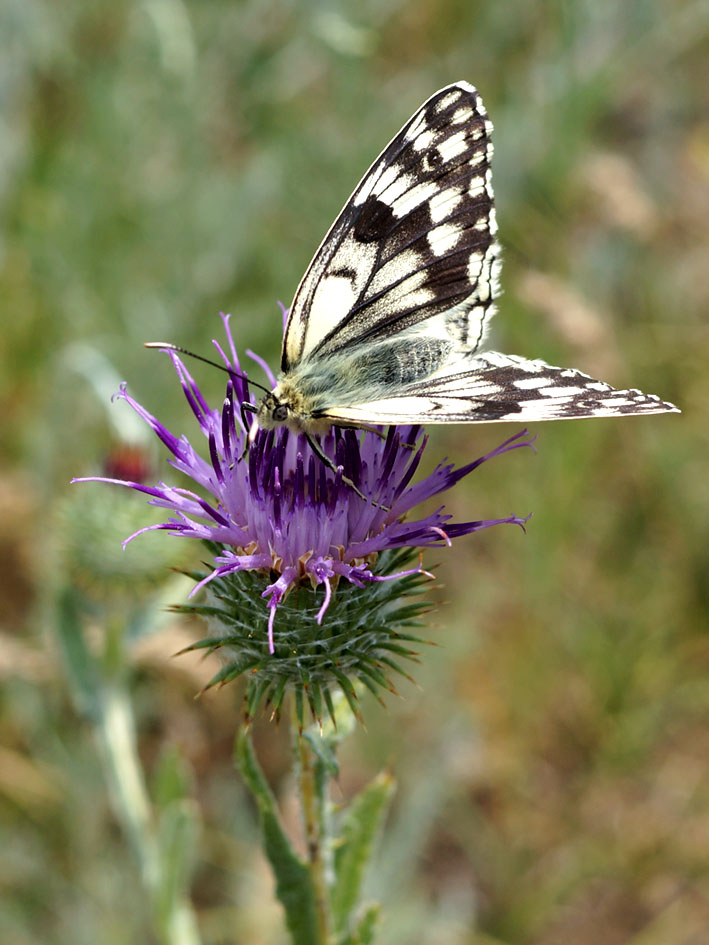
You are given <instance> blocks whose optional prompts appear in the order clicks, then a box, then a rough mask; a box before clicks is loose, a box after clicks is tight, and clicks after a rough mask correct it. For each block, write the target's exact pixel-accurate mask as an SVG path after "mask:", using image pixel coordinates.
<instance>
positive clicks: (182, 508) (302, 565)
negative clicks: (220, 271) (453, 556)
mask: <svg viewBox="0 0 709 945" xmlns="http://www.w3.org/2000/svg"><path fill="white" fill-rule="evenodd" d="M222 318H223V322H224V329H225V332H226V337H227V342H228V347H227V350H228V353H227V352H225V351H224V349H223V348H222V346H221V345H220V344H219V343H218V342H217V341H215V342H214V344H215V346H216V348H217V350H218V352H219V354H220V356H221V357H222V359H223V361H224V364H225V366H226V367H227V369H228V370H229V371H230V372H233V373H231V375H230V378H229V381H228V382H227V389H226V397H225V399H224V402H223V404H222V406H221V409H219V408H214V407H210V406H209V404H207V402H206V401H205V399H204V397H203V396H202V393H201V392H200V390H199V388H198V386H197V384H196V383H195V381H194V379H193V378H192V376H191V375H190V373H189V371H188V370H187V368H186V367H185V365H184V363H183V362H182V360H181V359H180V357H179V356H178V355H177V354H176V353H175V352H173V351H170V352H169V353H170V356H171V358H172V360H173V363H174V366H175V370H176V371H177V374H178V377H179V378H180V382H181V384H182V389H183V392H184V395H185V397H186V399H187V402H188V403H189V405H190V407H191V408H192V411H193V413H194V415H195V417H196V418H197V422H198V423H199V427H200V429H201V431H202V434H203V435H204V437H205V439H206V441H207V447H208V448H207V451H206V458H205V457H203V456H201V455H199V454H198V453H197V451H196V450H195V449H194V448H193V447H192V445H191V444H190V442H189V441H188V440H187V438H186V437H185V436H181V437H177V436H175V435H174V434H173V433H171V432H170V431H169V430H168V429H167V428H166V427H165V426H163V424H162V423H160V421H159V420H158V419H157V418H156V417H154V416H153V415H152V414H150V413H149V412H148V411H147V410H145V408H144V407H142V406H141V405H140V404H139V403H138V402H137V401H135V400H134V399H133V398H132V397H131V396H130V395H129V394H128V393H127V391H126V389H125V387H122V388H121V390H120V392H119V394H118V395H117V396H119V397H121V398H122V399H123V400H126V401H127V402H128V404H130V406H131V407H132V408H133V410H135V411H136V413H138V414H139V416H141V417H142V418H143V419H144V420H145V421H146V423H148V424H149V425H150V426H151V427H152V429H153V430H154V431H155V433H156V434H157V436H158V437H159V438H160V439H161V440H162V442H163V443H164V444H165V446H167V448H168V450H169V451H170V452H171V453H172V457H171V458H170V459H169V463H170V465H171V466H173V468H175V469H176V470H178V471H179V472H182V473H184V474H185V475H186V476H187V477H188V478H189V479H191V480H192V481H193V482H194V483H195V485H196V486H198V487H199V489H200V491H201V492H202V493H203V494H205V495H206V496H207V498H203V497H202V495H200V494H198V493H197V492H194V491H192V490H190V489H185V488H178V487H176V486H170V485H168V484H166V483H164V482H160V483H158V485H157V486H154V487H150V486H147V485H144V484H142V483H140V482H130V481H125V480H118V479H109V478H105V477H90V478H88V479H76V480H74V481H75V482H86V481H100V482H110V483H114V484H116V485H123V486H128V487H129V488H131V489H135V490H137V491H139V492H144V493H146V494H147V495H149V496H150V497H151V498H150V504H151V505H154V506H156V507H158V508H164V509H167V510H169V512H171V513H172V514H171V516H170V518H169V519H168V521H167V522H162V523H157V524H155V525H151V526H149V527H148V528H146V529H141V531H139V532H136V533H135V534H134V535H131V536H130V538H128V539H126V542H125V543H124V544H127V543H128V542H129V541H131V540H132V539H133V538H135V537H136V536H137V535H139V534H141V533H142V532H144V531H150V530H159V529H162V530H165V531H168V532H170V533H172V534H174V535H181V536H183V537H188V538H201V539H204V540H207V541H209V542H211V543H215V544H217V545H218V546H219V549H218V552H219V553H218V554H217V555H216V557H215V560H214V569H213V570H212V571H211V573H210V574H208V575H206V576H205V577H204V578H203V579H202V580H200V581H199V583H198V584H197V585H196V587H195V588H194V590H193V592H192V593H194V592H195V591H197V590H198V589H199V588H200V587H203V586H204V585H206V584H209V583H210V582H212V581H214V580H215V579H220V578H221V579H223V578H225V577H227V576H228V575H230V574H233V573H234V572H239V571H258V572H261V573H263V574H264V575H266V576H268V580H269V583H268V584H267V586H266V587H265V589H264V590H263V592H262V594H261V596H262V597H264V598H266V599H267V601H268V603H267V607H268V608H269V617H268V648H269V651H270V653H274V620H275V616H276V612H277V609H278V607H279V605H280V604H281V603H282V602H283V600H284V598H285V597H286V595H287V594H288V593H289V592H290V591H291V590H292V589H293V588H294V587H296V586H299V585H307V584H310V585H311V586H312V588H313V589H315V588H317V587H319V586H320V585H323V595H322V602H321V604H320V606H319V609H318V610H317V613H316V620H317V623H318V624H320V623H322V621H323V619H324V617H325V615H326V613H327V611H328V608H329V606H330V604H331V601H332V599H333V595H334V593H335V589H336V587H337V584H338V582H339V581H340V580H342V579H344V580H346V581H348V582H350V583H351V584H353V585H356V586H357V587H364V586H365V585H367V584H370V583H373V582H379V581H388V580H391V579H394V578H401V577H404V576H406V575H410V574H413V573H420V572H422V567H421V565H420V564H419V565H418V567H416V568H412V569H407V570H403V571H402V570H400V571H397V572H396V573H393V574H391V573H386V574H382V573H378V572H377V559H378V556H379V555H380V553H382V552H386V551H390V550H392V549H400V548H407V547H408V548H425V547H429V546H431V545H441V544H447V545H450V544H451V540H452V539H453V538H457V537H458V536H460V535H465V534H468V533H469V532H475V531H479V530H480V529H483V528H488V527H490V526H491V525H497V524H500V523H503V522H504V523H513V524H516V525H520V526H523V523H524V521H525V519H521V518H519V517H517V516H514V515H512V516H509V517H507V518H500V519H486V520H479V521H470V522H452V521H451V516H450V515H448V514H445V513H444V512H443V507H439V508H438V509H436V510H435V511H433V512H431V513H430V514H428V515H426V516H424V517H421V518H416V519H411V520H405V519H406V515H407V513H409V512H410V510H411V509H412V508H413V507H414V506H416V505H418V504H419V503H421V502H423V501H424V500H425V499H429V498H431V497H432V496H437V495H439V494H440V493H442V492H444V491H445V490H447V489H450V488H451V487H452V486H454V485H455V484H456V483H457V482H459V481H460V480H461V479H463V478H464V477H465V476H467V475H468V474H469V473H471V472H472V471H473V470H474V469H476V468H477V467H478V466H479V465H480V464H481V463H483V462H485V461H486V460H488V459H491V458H492V457H493V456H498V455H500V454H502V453H505V452H508V451H510V450H513V449H517V448H518V447H520V446H529V445H531V441H530V440H529V439H528V438H526V431H522V432H521V433H518V434H516V435H515V436H513V437H510V438H509V439H508V440H506V441H505V442H504V443H502V444H501V445H500V446H499V447H497V449H495V450H493V451H492V452H490V453H488V454H487V455H485V456H482V457H480V458H479V459H476V460H474V461H473V462H471V463H468V464H467V465H465V466H462V467H460V468H457V469H456V468H455V467H454V466H453V465H452V464H450V463H440V464H439V465H438V466H436V468H435V469H434V470H433V472H432V473H430V474H429V475H428V476H426V477H425V478H423V479H421V480H419V481H418V482H416V483H414V484H412V479H413V477H414V474H415V473H416V470H417V468H418V466H419V463H420V461H421V458H422V455H423V452H424V449H425V446H426V441H427V437H425V436H423V435H422V430H421V427H420V426H400V427H390V428H389V430H388V431H383V432H382V434H381V435H377V434H376V433H374V432H370V431H363V430H352V429H340V428H336V427H333V428H332V429H331V430H330V431H329V432H328V433H327V434H326V435H325V436H324V437H322V440H321V445H322V449H323V451H324V453H325V454H326V455H327V456H329V457H331V458H332V459H333V460H334V463H335V465H336V466H337V472H336V473H335V472H333V471H332V470H331V469H329V468H328V467H327V466H326V465H325V464H324V463H323V462H322V461H321V460H320V459H319V458H318V457H317V456H316V455H315V454H314V453H313V451H312V450H311V448H310V446H309V444H308V443H307V441H306V439H305V437H303V436H296V435H294V434H292V433H290V432H289V431H288V430H286V429H279V430H275V431H274V430H271V431H264V430H260V431H259V432H258V434H257V436H256V439H255V442H254V443H253V444H252V446H251V448H250V449H249V452H248V455H246V456H244V449H245V445H246V443H247V433H248V431H247V430H245V429H244V426H243V423H242V419H241V417H242V414H241V404H242V403H248V402H250V394H249V385H248V381H247V379H246V378H245V377H244V376H243V375H242V374H241V370H242V369H241V367H240V364H239V360H238V357H237V354H236V349H235V346H234V342H233V338H232V335H231V330H230V327H229V317H228V316H222ZM248 353H249V355H250V356H251V358H252V359H253V360H255V361H256V362H257V363H258V364H259V365H260V366H261V367H262V368H263V369H264V370H265V371H266V373H267V376H268V377H269V380H270V381H271V383H272V384H273V383H275V381H274V378H273V375H272V374H271V372H270V371H269V370H268V367H267V365H265V363H264V362H263V361H262V360H261V359H260V358H258V357H257V356H255V355H253V354H251V352H248ZM343 475H344V476H346V477H349V479H351V480H352V481H353V482H354V484H355V485H356V487H357V488H358V489H359V490H360V491H361V492H362V493H363V494H364V495H365V496H366V497H367V499H368V500H369V501H364V500H363V499H362V498H361V497H360V496H359V495H357V493H356V492H355V491H354V489H352V488H351V486H350V485H348V484H347V483H346V482H345V481H343Z"/></svg>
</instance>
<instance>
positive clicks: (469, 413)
mask: <svg viewBox="0 0 709 945" xmlns="http://www.w3.org/2000/svg"><path fill="white" fill-rule="evenodd" d="M491 133H492V124H491V122H490V120H489V118H488V116H487V112H486V111H485V107H484V106H483V103H482V99H481V98H480V95H479V94H478V92H477V90H476V89H475V88H474V87H473V86H472V85H470V84H469V83H467V82H457V83H455V84H453V85H449V86H446V87H445V88H443V89H441V90H440V91H438V92H436V93H435V94H434V95H432V96H431V98H429V99H428V101H426V102H424V104H423V105H422V106H421V107H420V108H419V109H418V111H416V112H415V113H414V115H413V116H412V117H411V118H410V119H409V120H408V121H407V122H406V124H405V125H404V127H403V128H402V129H401V131H400V132H399V133H398V134H397V135H396V136H395V137H394V138H393V140H392V141H391V142H390V144H388V145H387V147H386V148H385V149H384V150H383V151H382V153H381V154H380V155H379V157H378V158H377V159H376V160H375V162H374V163H373V164H372V166H371V167H370V168H369V170H368V171H367V173H366V174H365V175H364V177H363V178H362V180H361V181H360V183H359V184H358V185H357V187H356V189H355V191H354V193H353V194H352V196H351V197H350V199H349V200H348V201H347V203H346V204H345V206H344V208H343V210H342V212H341V213H340V215H339V216H338V217H337V219H336V220H335V222H334V223H333V224H332V226H331V227H330V230H329V231H328V233H327V235H326V236H325V239H324V240H323V241H322V243H321V244H320V247H319V248H318V250H317V252H316V253H315V256H314V258H313V260H312V262H311V263H310V265H309V267H308V269H307V271H306V273H305V275H304V276H303V279H302V281H301V282H300V285H299V286H298V288H297V291H296V293H295V297H294V299H293V303H292V305H291V307H290V310H289V314H288V318H287V321H286V325H285V332H284V337H283V347H282V354H281V373H280V375H279V377H278V378H277V383H276V386H275V388H274V389H273V390H272V391H270V392H268V393H266V395H265V396H264V397H263V398H262V399H261V401H260V403H259V404H258V406H257V407H255V408H253V411H254V412H255V413H256V422H255V423H253V424H252V427H251V435H250V439H251V440H253V437H254V435H255V433H256V432H257V430H258V429H273V428H274V427H278V426H281V425H285V426H287V427H288V428H289V429H291V430H292V431H294V432H296V433H304V434H305V435H306V436H307V437H308V440H309V441H310V442H311V446H314V448H316V447H315V445H314V444H316V441H313V440H312V435H313V434H314V435H317V434H319V433H323V432H325V431H326V430H327V429H329V427H330V426H331V425H333V424H334V425H336V426H345V427H360V428H362V427H364V428H365V429H368V428H371V427H373V426H378V425H381V424H419V423H422V424H429V423H487V422H492V421H521V422H528V421H536V420H562V419H573V418H577V417H615V416H625V415H629V414H645V413H671V412H678V410H677V408H676V407H675V406H674V405H673V404H670V403H666V402H664V401H662V400H660V398H659V397H656V396H654V395H652V394H643V393H642V392H641V391H639V390H616V389H615V388H613V387H611V386H610V385H609V384H606V383H604V382H603V381H598V380H595V379H594V378H592V377H589V376H588V375H586V374H582V373H581V372H580V371H577V370H575V369H573V368H560V367H553V366H551V365H549V364H546V363H545V362H544V361H540V360H527V359H526V358H522V357H517V356H514V355H508V354H501V353H499V352H496V351H483V350H481V349H482V347H483V343H484V340H485V337H486V334H487V330H488V326H489V323H490V319H491V317H492V315H493V313H494V310H495V299H496V297H497V295H498V277H499V272H500V246H499V243H498V242H497V239H496V232H497V223H496V220H495V208H494V201H493V192H492V183H491V170H490V164H491V159H492V151H493V147H492V141H491ZM317 452H318V455H320V454H321V452H322V451H321V450H317ZM322 458H323V459H324V460H325V461H327V462H328V464H329V465H330V464H331V463H332V460H329V459H328V458H327V457H324V456H323V457H322Z"/></svg>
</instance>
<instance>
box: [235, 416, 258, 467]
mask: <svg viewBox="0 0 709 945" xmlns="http://www.w3.org/2000/svg"><path fill="white" fill-rule="evenodd" d="M240 413H241V423H242V425H243V427H244V432H245V433H246V434H247V436H246V442H245V443H244V449H243V451H242V453H241V456H240V457H239V461H240V462H241V460H242V459H243V458H244V457H245V456H246V454H247V453H248V452H249V442H250V440H249V436H248V433H249V430H250V429H251V424H250V423H249V421H248V420H247V419H246V414H247V413H251V414H254V413H258V407H257V406H256V405H255V404H250V403H248V402H246V401H243V402H242V404H241V409H240Z"/></svg>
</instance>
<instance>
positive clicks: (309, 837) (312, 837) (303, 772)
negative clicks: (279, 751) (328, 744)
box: [291, 711, 332, 945]
mask: <svg viewBox="0 0 709 945" xmlns="http://www.w3.org/2000/svg"><path fill="white" fill-rule="evenodd" d="M291 719H292V722H291V725H292V733H293V750H294V754H295V758H296V764H297V772H298V786H299V794H300V805H301V811H302V817H303V828H304V830H305V843H306V847H307V856H308V866H309V869H310V876H311V880H312V884H313V891H314V895H315V909H316V915H317V923H318V933H319V941H320V943H322V945H329V943H330V942H331V941H332V915H331V906H330V890H329V886H328V881H327V846H326V844H327V839H326V838H327V831H326V824H325V798H324V783H323V781H322V772H318V771H317V770H316V767H317V764H318V762H317V760H316V759H315V757H314V755H313V752H312V750H311V749H310V747H309V745H308V743H307V741H306V739H305V738H304V737H303V733H302V731H301V728H300V726H299V723H298V718H297V713H296V712H295V711H293V712H291ZM319 775H320V776H319Z"/></svg>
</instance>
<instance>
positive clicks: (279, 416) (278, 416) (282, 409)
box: [271, 404, 288, 423]
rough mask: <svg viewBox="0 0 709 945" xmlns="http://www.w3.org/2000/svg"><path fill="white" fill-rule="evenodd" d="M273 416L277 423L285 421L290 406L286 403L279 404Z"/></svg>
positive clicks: (274, 409)
mask: <svg viewBox="0 0 709 945" xmlns="http://www.w3.org/2000/svg"><path fill="white" fill-rule="evenodd" d="M271 416H272V417H273V419H274V420H275V421H276V423H283V421H284V420H287V419H288V407H287V406H286V405H285V404H277V406H275V407H274V408H273V413H272V414H271Z"/></svg>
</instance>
